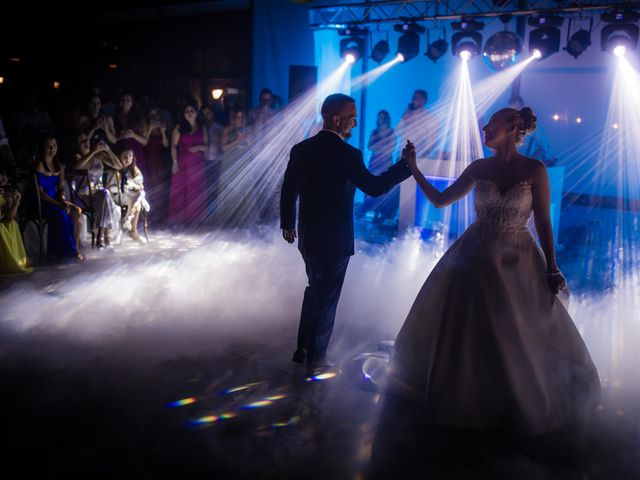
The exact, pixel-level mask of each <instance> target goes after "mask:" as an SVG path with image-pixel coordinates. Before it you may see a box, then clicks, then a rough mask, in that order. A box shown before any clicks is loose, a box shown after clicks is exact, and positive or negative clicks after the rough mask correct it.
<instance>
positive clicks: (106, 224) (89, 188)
mask: <svg viewBox="0 0 640 480" xmlns="http://www.w3.org/2000/svg"><path fill="white" fill-rule="evenodd" d="M104 165H106V166H107V167H110V168H112V169H114V170H119V169H120V168H122V164H121V163H120V159H119V158H118V157H117V156H116V155H115V154H114V153H113V152H112V151H111V149H110V148H109V146H108V145H106V144H105V143H102V142H101V143H98V144H96V145H94V146H93V148H91V147H90V138H89V136H88V134H86V133H81V134H80V135H78V139H77V142H76V147H75V153H74V156H73V167H74V168H75V169H76V170H87V171H88V173H89V175H88V178H89V185H84V184H83V185H82V187H81V188H80V189H79V191H78V195H79V196H80V197H81V198H82V200H83V202H84V203H85V204H91V203H92V207H93V211H94V228H96V229H97V236H96V238H97V240H96V246H97V247H98V248H102V247H105V246H107V247H108V246H109V245H110V244H111V237H110V235H111V234H113V236H114V238H115V237H117V235H118V230H119V229H120V208H119V207H118V206H117V205H116V204H115V202H114V201H113V198H111V194H110V193H109V192H108V190H107V189H106V188H104V187H103V186H102V174H103V172H104Z"/></svg>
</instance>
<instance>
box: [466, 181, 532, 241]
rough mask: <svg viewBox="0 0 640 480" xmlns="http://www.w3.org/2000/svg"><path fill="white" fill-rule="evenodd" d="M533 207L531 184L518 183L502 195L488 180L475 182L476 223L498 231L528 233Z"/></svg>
mask: <svg viewBox="0 0 640 480" xmlns="http://www.w3.org/2000/svg"><path fill="white" fill-rule="evenodd" d="M532 207H533V195H532V192H531V184H530V183H528V182H520V183H517V184H515V185H514V186H513V187H511V188H510V189H509V190H508V191H507V192H506V193H505V194H502V193H501V192H500V190H499V189H498V186H497V185H496V184H495V183H493V182H492V181H490V180H476V188H475V210H476V217H477V219H476V223H478V224H480V225H483V226H487V227H490V228H493V229H495V230H498V231H528V229H527V223H528V221H529V217H530V216H531V209H532Z"/></svg>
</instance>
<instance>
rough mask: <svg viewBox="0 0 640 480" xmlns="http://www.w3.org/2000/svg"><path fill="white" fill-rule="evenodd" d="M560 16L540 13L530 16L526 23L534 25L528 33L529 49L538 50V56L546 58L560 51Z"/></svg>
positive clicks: (561, 20)
mask: <svg viewBox="0 0 640 480" xmlns="http://www.w3.org/2000/svg"><path fill="white" fill-rule="evenodd" d="M562 22H563V19H562V17H558V16H554V15H549V16H544V15H540V16H538V17H531V18H529V19H528V20H527V23H528V24H529V26H531V27H536V28H534V29H533V30H531V32H530V33H529V51H531V52H533V51H534V50H538V51H539V52H540V58H541V59H542V58H547V57H549V56H550V55H553V54H554V53H558V52H559V51H560V28H559V27H561V26H562Z"/></svg>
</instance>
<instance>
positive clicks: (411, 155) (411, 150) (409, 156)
mask: <svg viewBox="0 0 640 480" xmlns="http://www.w3.org/2000/svg"><path fill="white" fill-rule="evenodd" d="M400 158H401V159H402V161H403V162H404V163H406V164H407V166H408V167H409V168H410V169H414V168H416V166H417V163H416V147H415V145H414V144H413V143H411V141H410V140H407V144H406V145H405V146H404V148H403V149H402V155H401V157H400Z"/></svg>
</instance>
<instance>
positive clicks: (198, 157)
mask: <svg viewBox="0 0 640 480" xmlns="http://www.w3.org/2000/svg"><path fill="white" fill-rule="evenodd" d="M197 116H198V107H197V105H195V104H194V103H188V104H187V105H186V106H185V107H184V110H183V112H182V118H180V123H179V124H178V125H177V126H176V127H175V128H174V129H173V134H172V136H171V158H172V160H173V166H172V177H171V193H170V196H169V222H170V223H173V224H182V225H184V224H196V223H201V222H203V221H204V220H206V215H207V202H206V199H207V185H206V173H205V165H204V153H205V151H206V150H207V144H208V141H209V140H208V135H207V131H206V129H205V128H203V127H202V126H201V125H198V123H197V121H196V119H197Z"/></svg>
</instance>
